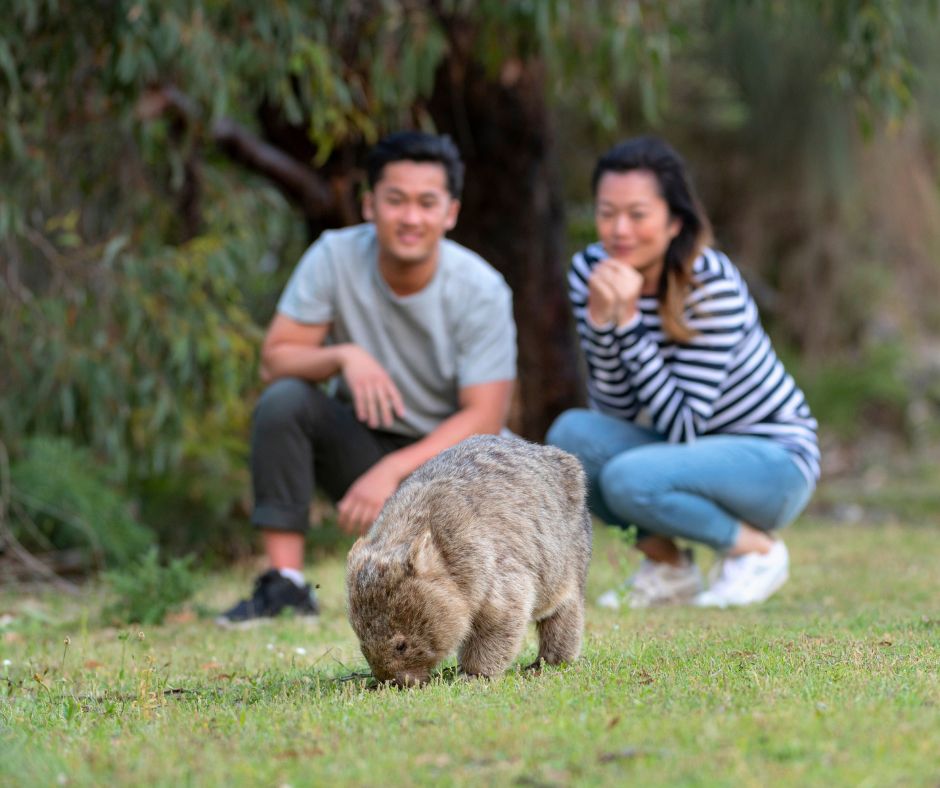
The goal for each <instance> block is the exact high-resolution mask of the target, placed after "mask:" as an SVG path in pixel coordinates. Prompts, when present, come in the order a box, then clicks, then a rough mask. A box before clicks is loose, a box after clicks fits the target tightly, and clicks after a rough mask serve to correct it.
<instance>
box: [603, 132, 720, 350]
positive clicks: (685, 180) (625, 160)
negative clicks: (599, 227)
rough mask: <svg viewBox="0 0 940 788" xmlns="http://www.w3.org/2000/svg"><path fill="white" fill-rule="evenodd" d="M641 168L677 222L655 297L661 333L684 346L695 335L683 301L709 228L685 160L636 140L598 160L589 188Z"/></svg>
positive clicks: (663, 146) (652, 140) (656, 143)
mask: <svg viewBox="0 0 940 788" xmlns="http://www.w3.org/2000/svg"><path fill="white" fill-rule="evenodd" d="M631 170H643V171H645V172H650V173H652V174H653V175H654V176H655V177H656V181H657V183H658V184H659V193H660V196H661V197H662V198H663V199H664V200H665V201H666V204H667V205H668V206H669V214H670V216H671V217H672V218H674V219H678V220H679V221H680V222H681V228H680V230H679V233H678V234H677V235H676V237H675V238H673V239H672V241H671V242H670V244H669V247H668V248H667V249H666V255H665V265H664V266H663V272H662V276H661V277H660V280H659V289H658V291H657V298H658V299H659V316H660V319H661V320H662V324H663V330H664V331H665V332H666V334H667V335H668V336H669V337H671V338H672V339H673V340H675V341H677V342H686V341H688V340H689V339H691V337H692V336H693V331H692V330H691V329H690V328H689V326H688V325H687V324H686V322H685V317H684V311H685V297H686V293H687V292H688V289H689V285H690V284H691V282H692V263H694V262H695V258H696V257H698V256H699V254H701V252H702V249H703V248H704V247H705V246H706V245H707V244H708V243H709V242H710V241H711V226H710V224H709V222H708V217H707V216H706V215H705V211H704V210H703V209H702V206H701V204H700V203H699V201H698V198H697V197H696V195H695V191H694V189H693V188H692V183H691V181H690V180H689V176H688V174H687V173H686V169H685V162H684V161H683V160H682V157H681V156H679V154H678V153H676V151H675V150H673V149H672V147H670V146H669V145H668V144H667V143H666V142H664V141H663V140H661V139H659V138H658V137H635V138H633V139H629V140H626V141H625V142H621V143H620V144H619V145H615V146H614V147H613V148H611V149H610V150H609V151H607V153H605V154H604V155H603V156H601V157H600V158H599V159H598V160H597V164H596V165H595V167H594V175H593V176H592V178H591V189H592V191H593V193H594V197H595V198H596V197H597V185H598V184H599V183H600V180H601V178H602V177H603V176H604V174H605V173H608V172H630V171H631Z"/></svg>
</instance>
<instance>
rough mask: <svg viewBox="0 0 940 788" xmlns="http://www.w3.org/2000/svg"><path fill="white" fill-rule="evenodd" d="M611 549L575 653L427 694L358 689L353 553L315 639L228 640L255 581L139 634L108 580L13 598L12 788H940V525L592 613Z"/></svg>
mask: <svg viewBox="0 0 940 788" xmlns="http://www.w3.org/2000/svg"><path fill="white" fill-rule="evenodd" d="M596 537H597V538H596V543H595V554H594V561H593V564H592V569H591V576H590V599H591V600H592V602H591V603H590V604H589V607H588V614H587V632H586V641H585V648H584V656H583V658H582V659H581V660H580V661H579V662H578V663H576V664H573V665H570V666H567V667H563V668H557V669H552V668H549V669H545V670H544V671H543V672H542V673H541V675H532V674H525V673H520V672H518V670H516V671H513V672H510V673H509V674H507V675H506V676H504V677H503V678H500V679H498V680H494V681H472V682H468V681H463V680H459V679H455V678H454V677H453V671H452V670H445V671H444V672H443V673H442V674H441V675H440V676H439V677H437V678H436V679H435V680H434V682H433V683H432V684H431V685H430V686H428V687H426V688H424V689H420V690H407V691H400V690H396V689H388V688H380V689H378V690H373V689H369V688H367V687H366V686H365V682H364V681H362V680H343V678H344V677H348V676H349V675H350V674H351V673H353V672H357V671H364V670H366V669H367V668H366V665H365V661H364V660H363V659H362V657H361V656H360V655H359V652H358V647H357V643H356V640H355V636H354V635H353V633H352V630H351V629H350V628H349V625H348V623H347V621H346V617H345V611H344V600H343V569H344V556H343V555H342V554H341V551H338V552H334V553H333V555H332V556H331V557H329V558H327V559H326V560H322V561H318V562H317V563H316V564H315V565H313V566H312V567H310V570H311V576H314V577H315V578H316V580H317V582H319V583H320V585H321V589H320V597H321V601H322V603H323V607H324V614H323V616H322V617H321V619H320V621H319V622H318V623H317V624H316V626H314V627H310V626H307V625H304V624H302V623H300V622H297V621H292V620H280V621H276V622H272V623H270V624H266V625H264V626H263V627H261V628H258V629H255V630H251V631H249V632H229V631H223V630H220V629H218V628H216V626H215V625H214V624H213V623H212V621H211V618H210V617H209V613H210V612H211V611H215V610H218V609H220V608H221V607H222V606H223V605H225V604H227V603H230V602H231V601H233V600H234V599H235V598H236V597H237V596H238V595H240V594H243V593H244V592H245V591H246V590H247V588H248V586H249V584H250V572H249V570H248V569H247V568H246V569H243V570H242V571H240V572H238V573H236V572H232V573H229V574H224V575H213V576H211V577H207V578H205V579H204V581H205V582H204V584H203V587H202V590H201V591H200V593H199V595H198V597H197V599H196V601H195V603H194V606H193V610H194V611H203V612H202V614H201V615H200V614H199V613H198V612H197V613H193V612H190V613H189V614H186V613H185V612H184V614H182V615H178V616H176V617H175V618H174V619H173V620H172V621H170V622H168V623H166V624H164V625H163V626H159V627H149V628H145V629H144V630H143V631H140V630H139V628H136V627H134V628H129V629H122V630H116V629H114V628H108V627H104V626H102V624H101V623H100V622H101V619H100V614H99V611H100V609H101V607H102V605H103V603H104V601H105V600H104V599H103V598H102V596H101V592H100V591H98V590H96V589H88V590H87V591H85V592H84V593H85V596H84V597H83V598H81V599H78V600H76V599H73V598H69V597H63V596H62V595H59V594H55V593H52V592H44V593H35V594H30V595H28V596H27V595H25V594H23V593H16V591H15V590H14V589H10V588H7V589H0V785H19V784H28V785H55V784H75V785H86V784H108V783H118V784H136V783H148V784H165V785H179V784H194V785H217V784H259V785H271V786H280V785H293V786H299V785H321V784H336V783H339V784H353V785H380V784H395V783H408V784H428V785H431V784H434V785H437V784H447V785H460V784H500V785H502V784H516V785H567V784H577V785H595V784H597V785H619V784H623V783H626V782H629V783H631V784H634V785H655V784H684V785H685V784H692V785H695V784H701V785H765V784H793V785H804V784H810V785H819V784H833V785H871V786H883V785H899V784H903V785H928V786H938V785H940V677H938V672H940V570H938V566H940V561H938V555H940V538H938V537H940V531H938V523H937V520H936V519H935V518H934V519H933V520H931V521H930V522H926V523H925V522H924V520H921V521H920V522H919V523H918V524H917V525H900V524H897V523H896V522H895V523H892V522H890V521H889V522H878V523H853V524H848V523H839V522H836V521H830V520H826V519H824V518H820V517H809V516H807V517H805V518H803V519H801V520H800V521H799V522H798V523H797V524H796V525H794V526H793V527H792V528H791V529H790V530H789V532H788V534H787V543H788V546H789V547H790V552H791V557H792V560H793V567H792V575H791V580H790V582H789V583H788V584H787V585H786V586H785V587H784V588H783V589H782V590H781V592H780V593H779V594H778V595H777V596H775V597H774V598H773V599H771V600H770V601H769V602H767V603H766V604H764V605H762V606H759V607H757V608H753V609H743V610H733V611H699V610H693V609H683V608H675V609H663V610H656V611H638V612H631V611H626V612H620V613H613V612H609V611H606V610H601V609H599V608H597V607H596V606H595V605H594V604H593V599H594V598H595V597H596V596H597V595H598V594H599V593H600V592H601V591H603V590H605V589H606V588H608V587H609V586H610V585H611V584H612V583H614V582H615V581H616V580H619V579H621V578H622V577H623V576H625V575H626V574H628V573H629V572H630V571H631V570H632V568H633V566H634V565H635V562H636V558H635V557H634V555H633V554H631V553H630V551H628V550H627V549H626V548H625V547H624V545H623V543H622V541H621V540H620V539H618V537H617V535H616V534H615V533H613V532H611V531H609V530H606V529H603V530H598V531H597V534H596ZM700 555H701V556H702V558H703V560H705V559H706V556H705V554H704V553H700ZM66 638H68V639H69V644H68V645H66V644H65V639H66ZM534 653H535V641H534V633H533V635H532V637H531V638H530V641H529V644H528V646H527V649H526V652H525V653H524V654H523V656H522V658H521V659H520V660H519V664H525V663H527V662H528V661H530V660H531V659H532V658H533V657H534Z"/></svg>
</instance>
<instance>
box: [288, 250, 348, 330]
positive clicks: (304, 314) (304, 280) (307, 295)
mask: <svg viewBox="0 0 940 788" xmlns="http://www.w3.org/2000/svg"><path fill="white" fill-rule="evenodd" d="M335 303H336V278H335V275H334V272H333V259H332V255H331V254H330V249H329V246H328V244H327V243H326V241H325V240H324V239H321V240H318V241H317V242H316V243H315V244H313V245H312V246H311V247H310V248H309V249H307V251H306V252H304V255H303V257H301V258H300V262H299V263H298V264H297V267H296V268H295V269H294V273H293V274H291V277H290V279H289V280H288V282H287V286H286V287H285V288H284V292H283V293H282V294H281V298H280V300H279V301H278V303H277V311H278V312H280V313H281V314H283V315H286V316H287V317H290V318H293V319H294V320H296V321H297V322H298V323H310V324H314V323H330V322H332V321H333V318H334V316H335V308H334V304H335Z"/></svg>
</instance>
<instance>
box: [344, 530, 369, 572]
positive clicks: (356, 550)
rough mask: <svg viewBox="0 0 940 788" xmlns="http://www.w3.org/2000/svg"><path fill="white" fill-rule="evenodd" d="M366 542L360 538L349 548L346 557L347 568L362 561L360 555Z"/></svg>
mask: <svg viewBox="0 0 940 788" xmlns="http://www.w3.org/2000/svg"><path fill="white" fill-rule="evenodd" d="M365 546H366V540H365V538H364V537H362V536H360V537H359V538H358V539H357V540H356V541H355V543H354V544H353V546H352V547H351V548H349V554H348V555H347V556H346V564H347V566H352V565H353V564H354V563H355V562H356V561H361V560H362V553H363V550H365Z"/></svg>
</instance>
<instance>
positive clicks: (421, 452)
mask: <svg viewBox="0 0 940 788" xmlns="http://www.w3.org/2000/svg"><path fill="white" fill-rule="evenodd" d="M503 422H504V419H503V416H502V414H499V413H493V412H492V410H491V409H484V408H473V407H469V408H463V409H462V410H459V411H457V412H456V413H455V414H454V415H453V416H451V417H450V418H448V419H445V420H444V421H442V422H441V423H440V424H439V425H438V426H437V427H436V428H435V429H434V430H432V431H431V432H429V433H428V434H427V435H425V436H424V437H423V438H422V439H421V440H419V441H416V442H415V443H412V444H411V445H410V446H405V447H404V448H403V449H399V450H398V451H394V452H392V453H391V454H388V455H386V457H385V458H384V459H383V460H381V462H383V463H389V464H390V465H391V466H392V467H393V468H395V470H396V472H397V473H398V477H399V480H401V479H404V478H405V477H406V476H407V475H408V474H409V473H411V472H412V471H413V470H415V468H417V467H418V466H419V465H422V464H423V463H425V462H427V461H428V460H430V459H431V458H432V457H434V456H436V455H437V454H440V453H441V452H442V451H444V449H448V448H450V447H451V446H453V445H455V444H457V443H460V441H462V440H463V439H464V438H469V437H470V436H471V435H477V434H481V433H489V434H496V433H498V432H499V431H500V430H501V429H502V427H503Z"/></svg>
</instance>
